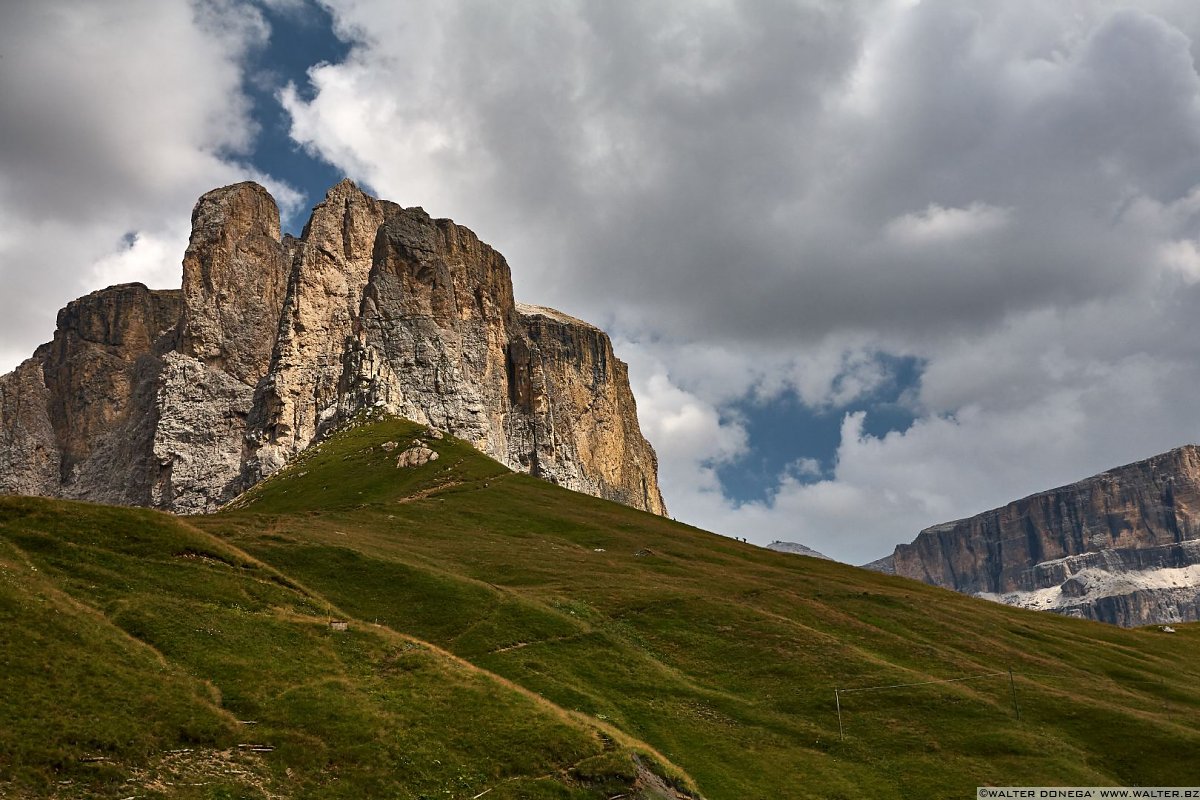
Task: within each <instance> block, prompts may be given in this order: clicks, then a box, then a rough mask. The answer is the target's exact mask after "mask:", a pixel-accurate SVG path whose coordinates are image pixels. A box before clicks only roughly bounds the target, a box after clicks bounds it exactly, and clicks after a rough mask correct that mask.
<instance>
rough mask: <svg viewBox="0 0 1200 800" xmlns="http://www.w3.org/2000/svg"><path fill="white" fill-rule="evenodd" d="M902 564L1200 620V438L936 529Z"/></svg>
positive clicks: (1155, 615) (938, 575) (1054, 601)
mask: <svg viewBox="0 0 1200 800" xmlns="http://www.w3.org/2000/svg"><path fill="white" fill-rule="evenodd" d="M893 561H894V565H895V570H896V574H897V575H903V576H905V577H909V578H916V579H918V580H922V581H925V582H926V583H931V584H934V585H937V586H945V587H947V588H951V589H956V590H957V591H960V592H964V593H966V594H973V595H976V596H978V597H984V598H987V599H991V600H996V601H999V602H1003V603H1007V604H1009V605H1016V606H1022V607H1025V608H1032V609H1039V610H1046V611H1054V612H1057V613H1060V614H1066V615H1069V616H1077V617H1085V618H1088V619H1095V620H1100V621H1103V622H1110V623H1114V624H1117V625H1122V626H1136V625H1148V624H1155V623H1166V622H1184V621H1193V620H1196V619H1200V448H1197V447H1196V446H1195V445H1187V446H1185V447H1180V448H1177V449H1175V450H1171V451H1170V452H1167V453H1163V454H1161V455H1157V456H1153V457H1152V458H1148V459H1145V460H1143V461H1138V462H1135V463H1133V464H1128V465H1126V466H1123V467H1117V468H1116V469H1112V470H1109V471H1107V472H1103V473H1101V474H1099V475H1095V476H1093V477H1091V478H1087V479H1085V480H1082V481H1079V482H1077V483H1072V484H1068V485H1066V486H1061V487H1058V488H1056V489H1051V490H1049V491H1045V492H1040V493H1038V494H1035V495H1031V496H1029V497H1026V498H1023V499H1021V500H1017V501H1014V502H1012V503H1009V504H1008V505H1006V506H1004V507H1002V508H997V509H993V510H991V511H987V512H985V513H983V514H979V515H977V516H974V517H970V518H968V519H962V520H957V521H955V522H947V523H944V524H941V525H935V526H932V527H930V528H926V529H925V530H924V531H922V532H921V533H920V535H918V536H917V538H916V539H915V540H914V541H913V542H912V543H911V544H902V545H899V546H898V547H897V548H896V550H895V553H894V555H893Z"/></svg>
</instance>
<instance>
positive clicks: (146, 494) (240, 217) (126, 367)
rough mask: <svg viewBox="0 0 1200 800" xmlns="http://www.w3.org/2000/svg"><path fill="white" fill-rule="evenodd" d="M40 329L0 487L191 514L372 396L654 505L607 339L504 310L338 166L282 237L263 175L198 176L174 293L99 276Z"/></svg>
mask: <svg viewBox="0 0 1200 800" xmlns="http://www.w3.org/2000/svg"><path fill="white" fill-rule="evenodd" d="M58 328H59V330H58V332H57V333H56V334H55V338H54V341H53V342H51V343H49V344H47V345H44V346H43V347H41V348H39V349H38V351H37V353H35V355H34V357H33V358H32V359H31V360H30V361H27V362H25V363H24V364H23V365H22V366H21V367H20V368H18V370H16V371H15V372H13V373H10V374H9V375H6V376H3V377H2V378H0V466H7V467H8V469H7V470H5V474H2V475H0V491H6V492H21V493H30V494H44V495H60V496H67V497H80V498H88V499H93V500H100V501H105V502H116V503H127V504H140V505H151V506H155V507H159V508H164V509H168V510H173V511H185V512H193V511H206V510H210V509H212V508H215V507H217V506H219V505H220V504H222V503H224V502H226V501H228V500H229V499H231V498H232V497H233V496H235V495H236V494H238V493H239V492H241V491H243V490H244V489H245V488H247V487H248V486H250V485H252V484H253V483H254V482H256V481H258V480H260V479H261V478H263V477H265V476H266V475H269V474H271V473H272V472H274V471H275V470H277V469H278V468H279V467H280V466H282V465H283V464H284V463H286V462H287V461H288V460H289V459H290V458H291V457H292V456H294V455H295V454H296V453H298V452H300V451H301V450H303V449H304V448H306V447H307V446H308V445H309V444H310V443H312V442H313V441H315V440H316V439H318V438H319V437H320V436H321V435H322V433H323V432H324V431H325V430H327V429H329V428H331V427H333V426H335V425H337V424H339V423H340V422H341V421H343V420H345V419H347V418H349V417H350V416H352V415H354V414H355V413H357V411H358V410H360V409H362V408H365V407H371V408H382V409H385V410H388V411H391V412H394V413H396V414H399V415H403V416H405V417H408V418H411V419H414V420H416V421H418V422H421V423H424V424H430V425H433V426H436V427H437V428H440V429H443V430H446V431H448V432H450V433H452V434H454V435H456V436H459V437H460V438H463V439H466V440H468V441H470V442H471V443H472V444H474V445H475V446H476V447H478V448H479V449H480V450H482V451H483V452H485V453H487V454H489V455H491V456H493V457H494V458H497V459H498V460H500V461H502V462H503V463H505V464H507V465H509V466H510V467H512V468H514V469H519V470H524V471H527V472H530V473H532V474H534V475H538V476H540V477H543V478H545V479H547V480H550V481H553V482H556V483H559V484H562V485H564V486H566V487H568V488H572V489H577V490H579V491H583V492H588V493H591V494H595V495H598V496H601V497H606V498H609V499H613V500H617V501H619V502H623V503H627V504H629V505H633V506H636V507H638V508H642V509H645V510H647V511H652V512H654V513H659V514H662V513H665V509H664V507H663V503H662V497H661V495H660V493H659V490H658V477H657V459H656V458H655V455H654V451H653V449H652V448H651V447H650V445H649V444H648V443H647V442H646V440H645V438H644V437H643V436H642V434H641V431H640V428H639V426H638V423H637V412H636V407H635V403H634V399H633V395H632V392H631V391H630V389H629V382H628V375H627V372H626V370H625V365H624V364H623V363H622V362H621V361H620V360H619V359H617V358H616V356H615V355H614V354H613V352H612V344H611V342H610V341H609V339H608V337H607V335H605V334H604V332H603V331H600V330H599V329H598V328H595V327H594V326H591V325H588V324H586V323H583V322H581V321H579V320H576V319H574V318H572V317H569V316H567V315H565V314H561V313H560V312H557V311H554V310H552V309H545V308H541V307H536V306H518V305H517V303H516V302H515V299H514V297H513V291H512V280H511V276H510V272H509V267H508V264H507V262H506V261H505V259H504V257H503V256H502V255H500V253H498V252H496V251H495V250H494V249H493V248H492V247H490V246H489V245H487V244H485V243H483V242H481V241H480V240H479V239H478V237H476V236H475V234H474V233H472V232H471V231H470V230H468V229H467V228H464V227H462V226H460V225H456V224H455V223H454V222H452V221H450V220H446V219H433V218H431V217H430V216H429V215H428V214H427V213H425V212H424V211H423V210H422V209H420V208H408V209H405V208H402V207H400V206H399V205H397V204H395V203H390V202H387V201H384V200H379V199H377V198H374V197H371V196H370V195H368V194H366V193H364V192H363V191H362V190H361V189H360V188H359V187H358V186H356V185H355V184H354V183H353V182H352V181H349V180H344V181H341V182H340V183H338V184H337V185H336V186H334V187H332V188H331V189H330V190H329V192H328V193H327V194H326V195H325V198H324V200H323V201H322V202H321V203H320V204H318V205H317V206H316V207H315V208H314V209H313V212H312V216H311V217H310V219H309V220H308V223H307V224H306V225H305V226H304V230H303V233H302V234H301V236H300V237H299V238H295V237H292V236H281V235H280V222H279V210H278V207H277V205H276V204H275V201H274V199H273V198H272V197H271V196H270V194H269V193H268V192H267V191H266V190H265V189H264V188H263V187H261V186H259V185H257V184H254V183H239V184H235V185H232V186H226V187H223V188H220V189H215V190H213V191H211V192H208V193H207V194H205V195H204V196H203V197H201V198H200V200H199V202H197V204H196V207H195V210H194V211H193V214H192V235H191V240H190V243H189V245H188V248H187V251H186V252H185V253H184V257H183V285H182V288H181V289H180V290H170V291H152V290H149V289H147V288H146V287H144V286H140V285H136V284H134V285H127V286H116V287H110V288H108V289H104V290H102V291H99V292H94V293H93V294H91V295H88V296H87V297H85V298H81V299H80V300H77V301H74V302H73V303H71V304H69V305H68V306H67V308H66V309H64V310H63V311H62V312H61V313H60V315H59V326H58ZM48 463H49V464H53V465H54V468H53V469H52V470H51V469H47V468H45V466H44V465H45V464H48Z"/></svg>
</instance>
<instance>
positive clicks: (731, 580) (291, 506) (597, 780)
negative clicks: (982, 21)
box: [0, 419, 1200, 800]
mask: <svg viewBox="0 0 1200 800" xmlns="http://www.w3.org/2000/svg"><path fill="white" fill-rule="evenodd" d="M417 437H424V429H423V428H421V427H419V426H416V425H413V424H411V423H408V422H406V421H403V420H397V419H384V420H382V421H380V420H376V421H369V422H366V423H364V424H359V425H356V426H353V427H349V428H347V429H345V430H343V431H341V432H339V433H337V434H335V435H333V436H332V437H330V438H329V439H328V440H327V441H325V442H324V443H322V444H321V445H320V446H318V447H315V448H312V449H310V450H309V451H308V452H306V453H305V454H303V455H302V456H301V457H300V458H298V459H297V460H296V461H294V462H293V463H292V464H291V465H289V467H287V468H286V469H285V470H282V471H281V472H280V473H278V474H276V475H275V476H273V477H272V478H271V479H269V480H267V481H265V482H264V483H262V484H260V485H258V486H256V487H255V488H254V489H252V490H251V491H250V492H248V493H247V494H246V495H244V496H243V497H242V498H240V499H239V500H238V501H237V502H235V503H234V504H232V506H231V507H229V508H227V509H226V510H224V511H222V512H220V513H217V514H212V515H207V516H199V517H184V518H177V517H172V516H169V515H165V514H160V513H157V512H152V511H147V510H142V509H128V508H112V507H106V506H98V505H91V504H85V503H76V502H67V501H57V500H46V499H40V498H0V674H2V675H3V677H2V679H0V796H5V797H15V798H26V797H28V798H35V797H36V798H42V797H54V798H84V797H89V798H90V797H105V798H107V797H111V798H122V800H125V799H126V798H133V797H139V798H141V797H145V798H152V797H181V798H277V797H288V798H292V797H297V798H300V797H303V798H310V797H311V798H343V797H344V798H376V797H379V798H463V799H464V800H469V799H471V798H478V799H479V800H482V798H487V800H499V799H500V798H614V797H629V798H633V797H643V798H679V797H704V798H709V800H719V799H721V798H727V799H728V800H742V799H743V798H764V800H766V799H773V798H847V800H849V799H852V798H876V797H878V798H965V797H973V796H974V795H975V787H976V786H983V785H997V786H1005V785H1076V786H1101V785H1145V786H1171V785H1181V786H1192V785H1200V758H1197V757H1196V756H1197V754H1198V753H1200V627H1197V626H1184V625H1180V626H1176V628H1177V632H1176V633H1174V634H1169V633H1164V632H1162V631H1160V630H1158V629H1157V628H1150V629H1141V630H1122V629H1118V628H1113V627H1108V626H1104V625H1101V624H1099V623H1091V622H1086V621H1082V620H1074V619H1067V618H1063V617H1058V616H1053V615H1049V614H1039V613H1034V612H1027V611H1022V610H1019V609H1012V608H1008V607H1004V606H999V605H995V604H991V603H987V602H985V601H980V600H975V599H972V598H968V597H964V596H961V595H958V594H954V593H952V592H948V591H945V590H940V589H936V588H933V587H928V586H924V585H922V584H918V583H915V582H912V581H908V580H904V579H900V578H895V577H890V576H885V575H880V574H875V573H871V572H867V571H864V570H860V569H856V568H853V567H849V566H845V565H842V564H837V563H832V562H827V561H821V560H815V559H810V558H806V557H803V556H795V555H790V554H781V553H775V552H771V551H767V550H763V549H761V548H758V547H755V546H753V545H748V544H743V543H740V542H736V541H734V540H732V539H729V538H726V537H722V536H718V535H715V534H712V533H707V532H705V531H701V530H698V529H696V528H692V527H689V526H687V525H683V524H679V523H676V522H673V521H671V520H669V519H664V518H660V517H656V516H653V515H650V514H646V513H643V512H640V511H636V510H633V509H630V508H626V507H624V506H620V505H616V504H613V503H608V502H605V501H603V500H599V499H596V498H593V497H589V496H585V495H581V494H577V493H574V492H570V491H567V490H564V489H562V488H560V487H557V486H553V485H551V484H549V483H545V482H543V481H539V480H537V479H534V478H530V477H528V476H524V475H518V474H514V473H511V472H509V471H508V470H506V469H505V468H504V467H502V466H501V465H499V464H498V463H496V462H494V461H492V460H490V459H488V458H487V457H485V456H483V455H480V454H479V453H478V452H476V451H475V450H474V449H472V448H471V447H470V446H468V445H467V444H465V443H463V442H460V441H457V440H455V439H453V438H452V437H446V438H444V439H440V440H432V439H428V438H426V441H427V442H428V443H429V445H430V446H431V447H433V448H434V449H435V450H436V451H437V452H438V454H439V458H438V460H436V461H432V462H430V463H429V464H426V465H424V466H421V467H415V468H402V469H398V468H397V467H396V466H395V460H396V455H397V453H398V452H399V450H402V449H403V448H404V447H406V446H407V445H408V444H409V443H410V442H411V441H412V440H413V439H414V438H417ZM389 442H394V443H398V444H399V447H397V448H393V449H387V448H385V447H384V446H383V445H384V444H385V443H389ZM332 623H345V625H344V626H342V625H340V624H339V625H336V626H335V625H333V624H332ZM342 627H344V628H345V629H344V630H340V629H339V628H342ZM873 687H888V688H873ZM835 691H836V697H835ZM839 705H840V718H839V709H838V706H839Z"/></svg>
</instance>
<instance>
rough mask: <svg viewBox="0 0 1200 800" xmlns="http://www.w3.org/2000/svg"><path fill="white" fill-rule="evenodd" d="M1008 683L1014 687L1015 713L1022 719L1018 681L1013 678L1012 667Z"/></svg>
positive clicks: (1009, 671) (1010, 686)
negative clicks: (1018, 699) (1018, 696)
mask: <svg viewBox="0 0 1200 800" xmlns="http://www.w3.org/2000/svg"><path fill="white" fill-rule="evenodd" d="M1008 685H1009V688H1011V689H1012V699H1013V713H1014V714H1016V715H1017V719H1018V720H1019V719H1021V707H1020V706H1019V705H1017V682H1016V681H1015V680H1014V679H1013V671H1012V667H1009V668H1008Z"/></svg>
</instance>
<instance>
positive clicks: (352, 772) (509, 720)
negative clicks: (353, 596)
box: [0, 498, 684, 798]
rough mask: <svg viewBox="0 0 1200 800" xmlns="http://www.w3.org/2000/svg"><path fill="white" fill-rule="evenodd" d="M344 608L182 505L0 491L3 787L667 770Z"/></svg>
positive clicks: (467, 792) (418, 789) (280, 787)
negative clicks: (151, 506) (182, 510)
mask: <svg viewBox="0 0 1200 800" xmlns="http://www.w3.org/2000/svg"><path fill="white" fill-rule="evenodd" d="M331 617H334V618H338V619H342V620H347V617H346V616H345V615H344V613H343V612H342V611H341V610H340V609H338V607H337V606H336V605H335V604H333V603H331V602H330V601H329V600H328V599H327V598H324V597H321V596H320V595H318V594H315V593H313V592H311V591H309V590H307V589H305V588H304V587H302V586H300V585H299V584H297V583H295V582H294V581H292V580H291V579H289V578H288V577H286V576H284V575H283V574H281V573H279V572H278V571H276V570H274V569H272V568H270V567H268V566H266V565H264V564H262V563H261V562H259V561H257V560H255V559H253V558H252V557H250V556H248V555H246V554H245V553H244V552H242V551H240V550H238V549H237V548H236V547H231V546H230V545H229V544H227V543H225V542H222V541H220V540H218V539H216V538H214V537H213V536H212V535H210V534H207V533H205V532H203V531H200V530H197V529H196V528H194V527H192V526H190V525H188V524H187V523H186V522H185V521H180V520H177V519H174V518H172V517H169V516H166V515H163V514H157V513H154V512H149V511H143V510H135V509H117V508H106V507H103V506H95V505H88V504H83V503H68V502H61V501H47V500H42V499H32V498H3V499H0V670H2V673H3V678H2V680H0V796H3V797H64V798H67V797H88V798H91V797H114V798H115V797H120V798H130V797H188V798H190V797H195V798H235V797H236V798H241V797H245V798H264V797H319V798H364V797H388V798H392V797H397V798H448V797H473V796H475V795H477V794H479V793H480V792H483V791H487V792H488V796H489V797H499V798H518V797H520V798H524V797H537V798H543V797H544V798H594V797H610V796H612V795H613V794H619V793H627V794H630V795H632V794H633V793H635V792H637V791H639V790H640V789H642V788H644V787H645V786H647V785H649V784H654V783H655V782H657V781H658V779H657V778H656V777H655V776H654V775H653V774H652V772H651V770H650V768H649V766H650V765H652V764H655V761H654V755H653V754H652V753H650V750H649V748H646V747H644V746H641V747H639V748H637V749H631V748H630V747H629V746H628V744H627V743H628V739H627V738H622V737H620V736H619V734H616V733H615V732H607V731H605V730H604V726H600V725H595V724H592V723H590V722H588V721H586V720H581V719H578V718H575V716H574V715H571V714H568V713H566V712H564V711H563V710H562V709H560V708H557V707H556V706H554V705H553V704H552V703H550V702H547V701H545V700H543V699H542V698H539V697H537V696H536V695H534V694H532V693H529V692H526V691H524V690H522V689H520V687H516V686H513V685H511V684H509V683H507V682H506V681H504V680H502V679H500V678H497V677H496V676H494V675H491V674H489V673H487V672H485V671H483V670H480V669H478V668H476V667H474V666H473V665H471V664H469V663H467V662H465V661H462V660H461V659H458V658H456V657H454V656H452V655H451V654H449V653H446V652H444V651H440V650H438V649H437V648H436V647H433V646H431V645H429V644H427V643H424V642H421V641H419V640H416V639H413V638H412V637H408V636H404V635H402V634H400V633H397V632H396V631H395V630H393V629H390V628H387V627H383V626H375V625H367V624H364V623H363V622H362V621H360V620H350V626H349V629H348V630H346V631H336V630H333V629H332V628H331V626H330V625H329V622H330V619H331ZM639 751H640V754H639ZM635 759H636V760H635ZM658 771H659V772H662V771H663V770H662V769H661V767H660V768H658ZM683 782H684V781H683V780H681V783H683Z"/></svg>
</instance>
